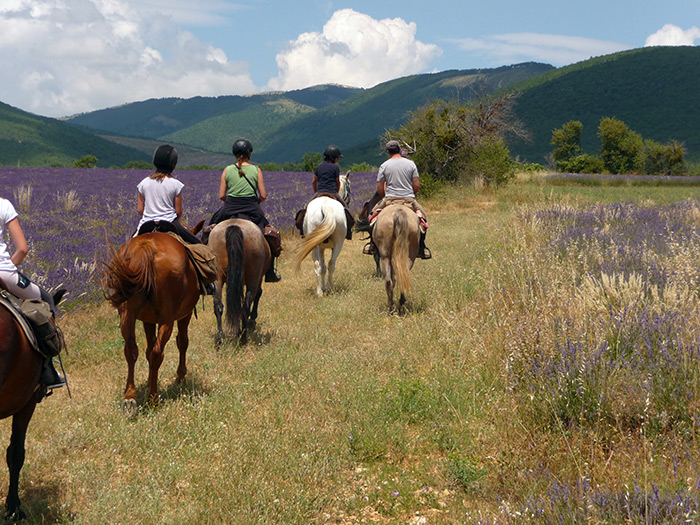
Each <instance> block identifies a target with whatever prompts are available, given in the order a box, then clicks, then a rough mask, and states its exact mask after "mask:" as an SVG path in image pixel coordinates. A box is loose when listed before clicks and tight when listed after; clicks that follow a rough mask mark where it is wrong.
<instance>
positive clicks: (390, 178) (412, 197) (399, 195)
mask: <svg viewBox="0 0 700 525" xmlns="http://www.w3.org/2000/svg"><path fill="white" fill-rule="evenodd" d="M386 151H387V154H388V155H389V159H388V160H386V161H385V162H384V163H383V164H382V165H381V166H379V172H378V173H377V192H378V193H379V194H380V195H381V196H382V197H383V198H382V200H380V201H379V202H378V203H377V205H376V206H375V207H374V208H373V209H372V212H373V214H374V213H376V212H378V211H380V210H382V209H384V208H385V207H386V206H388V205H389V204H392V203H394V202H400V203H402V204H406V205H409V206H410V207H411V208H412V209H413V211H414V212H416V214H417V215H418V216H419V217H420V218H421V219H422V220H421V222H422V223H424V224H422V225H421V238H420V249H419V251H418V256H419V257H420V258H421V259H430V258H431V257H432V255H431V254H430V250H428V249H427V248H426V247H425V229H426V228H427V223H428V216H427V214H426V213H425V210H424V209H423V207H422V206H421V205H420V204H418V201H416V194H417V193H418V190H419V188H420V179H419V176H418V168H416V164H415V162H413V161H412V160H409V159H407V158H404V157H403V156H401V146H400V144H399V142H398V141H396V140H390V141H389V142H387V145H386ZM368 253H371V248H370V249H369V250H368Z"/></svg>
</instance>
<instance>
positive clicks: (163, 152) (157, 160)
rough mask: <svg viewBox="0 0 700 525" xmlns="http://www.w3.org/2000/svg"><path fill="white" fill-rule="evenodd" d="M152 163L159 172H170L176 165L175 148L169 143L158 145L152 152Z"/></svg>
mask: <svg viewBox="0 0 700 525" xmlns="http://www.w3.org/2000/svg"><path fill="white" fill-rule="evenodd" d="M153 165H154V166H155V167H156V169H157V170H158V171H160V172H161V173H172V171H173V170H174V169H175V166H176V165H177V150H176V149H175V148H173V147H172V146H171V145H170V144H162V145H160V146H158V148H157V149H156V151H155V153H153Z"/></svg>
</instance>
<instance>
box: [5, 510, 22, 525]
mask: <svg viewBox="0 0 700 525" xmlns="http://www.w3.org/2000/svg"><path fill="white" fill-rule="evenodd" d="M26 519H27V515H26V514H25V513H24V511H23V510H22V509H21V508H19V507H17V508H15V509H6V510H5V521H6V522H7V521H11V522H17V521H24V520H26Z"/></svg>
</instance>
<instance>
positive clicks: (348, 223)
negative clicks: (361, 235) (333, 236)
mask: <svg viewBox="0 0 700 525" xmlns="http://www.w3.org/2000/svg"><path fill="white" fill-rule="evenodd" d="M345 223H346V226H347V232H346V233H345V238H346V239H347V240H349V241H350V240H352V229H353V227H354V226H355V218H354V217H353V216H352V213H350V210H348V209H347V208H345Z"/></svg>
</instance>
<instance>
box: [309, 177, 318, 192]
mask: <svg viewBox="0 0 700 525" xmlns="http://www.w3.org/2000/svg"><path fill="white" fill-rule="evenodd" d="M311 187H312V188H313V189H314V193H317V192H318V175H314V180H313V181H311Z"/></svg>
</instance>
